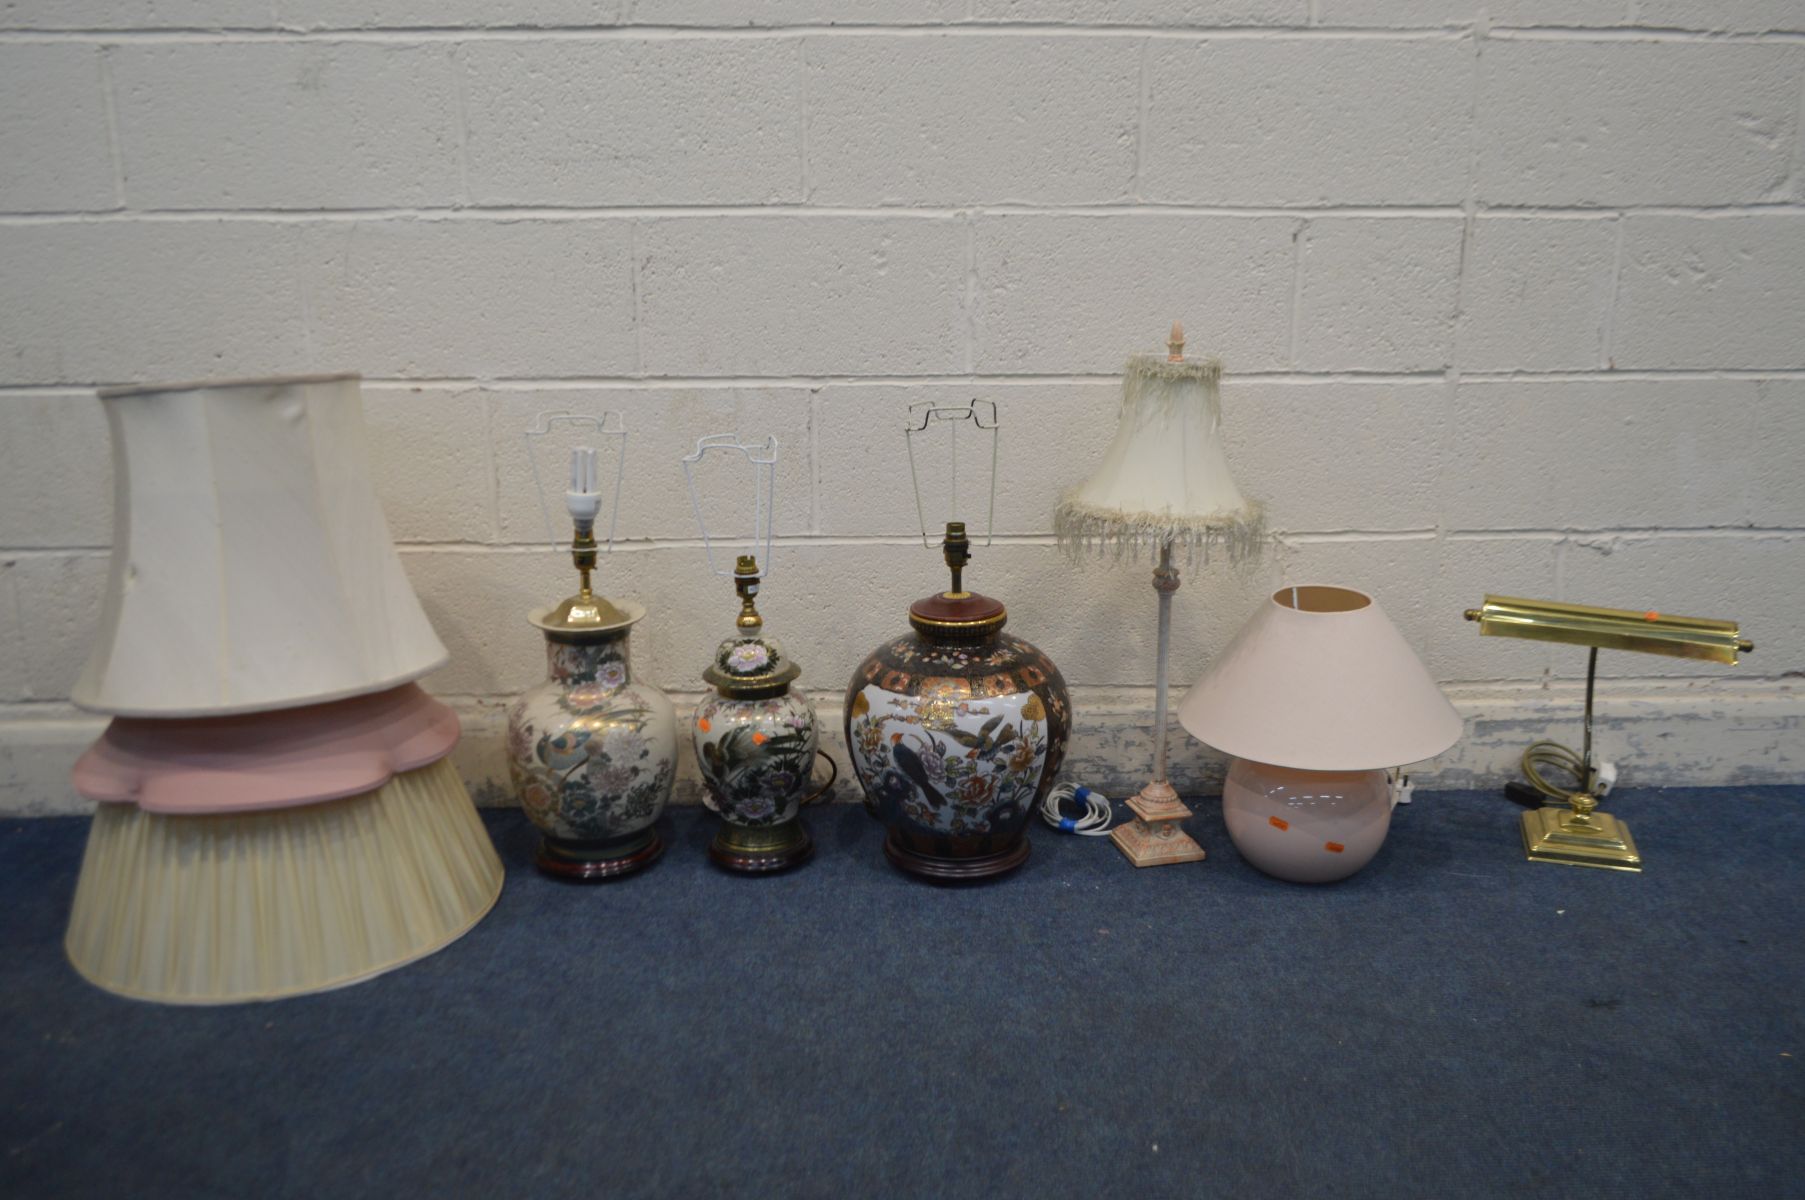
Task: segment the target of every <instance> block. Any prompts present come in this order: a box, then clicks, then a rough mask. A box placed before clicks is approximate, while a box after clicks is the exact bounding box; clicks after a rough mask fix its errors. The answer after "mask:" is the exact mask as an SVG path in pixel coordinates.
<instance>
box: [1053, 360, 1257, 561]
mask: <svg viewBox="0 0 1805 1200" xmlns="http://www.w3.org/2000/svg"><path fill="white" fill-rule="evenodd" d="M1169 344H1170V345H1172V346H1174V347H1177V348H1182V347H1183V345H1184V341H1183V331H1182V330H1181V329H1179V328H1178V327H1176V326H1175V327H1174V329H1173V341H1172V342H1171V343H1169ZM1178 353H1179V350H1178V349H1175V350H1174V352H1173V354H1172V355H1168V356H1165V357H1161V356H1158V355H1152V354H1137V355H1135V356H1134V357H1133V358H1131V359H1129V360H1128V365H1127V367H1126V368H1125V369H1124V371H1123V375H1122V407H1121V414H1120V417H1119V419H1118V423H1117V425H1116V435H1115V438H1114V439H1113V440H1112V441H1111V442H1110V443H1109V448H1108V449H1106V450H1105V451H1104V452H1103V461H1102V463H1100V464H1099V465H1098V467H1097V470H1096V473H1095V474H1093V475H1092V476H1091V477H1090V479H1088V480H1086V481H1085V482H1084V483H1083V484H1080V485H1079V486H1078V487H1076V488H1074V489H1072V490H1071V491H1070V492H1068V493H1067V494H1066V496H1065V498H1064V499H1063V500H1062V501H1061V502H1060V505H1059V508H1058V509H1057V510H1056V511H1055V512H1054V514H1053V524H1054V528H1055V529H1056V530H1057V531H1058V533H1059V536H1060V538H1061V539H1062V540H1064V541H1066V542H1067V543H1070V544H1075V545H1080V546H1087V545H1088V546H1102V545H1109V544H1113V545H1114V546H1116V547H1117V548H1118V549H1127V550H1130V551H1132V550H1135V549H1138V548H1145V549H1147V550H1148V551H1150V552H1151V553H1152V554H1153V555H1154V556H1156V557H1157V556H1158V555H1159V554H1160V552H1161V551H1163V550H1165V549H1167V548H1169V547H1171V546H1174V545H1176V546H1182V547H1186V548H1201V549H1205V550H1208V549H1210V548H1211V547H1213V546H1216V545H1224V546H1226V547H1227V548H1229V549H1231V550H1236V551H1240V550H1247V549H1250V548H1252V547H1253V546H1254V545H1255V543H1256V542H1257V540H1258V538H1259V533H1260V513H1259V509H1258V507H1256V506H1255V505H1253V504H1251V503H1249V502H1248V501H1247V499H1246V498H1245V497H1243V496H1242V495H1241V489H1240V488H1238V487H1236V486H1235V480H1234V476H1233V475H1231V474H1230V473H1229V469H1228V455H1227V453H1226V452H1225V451H1224V450H1223V447H1222V396H1221V390H1220V385H1221V381H1222V363H1221V361H1220V360H1219V359H1215V358H1209V357H1205V358H1193V359H1184V358H1182V357H1175V356H1176V355H1177V354H1178Z"/></svg>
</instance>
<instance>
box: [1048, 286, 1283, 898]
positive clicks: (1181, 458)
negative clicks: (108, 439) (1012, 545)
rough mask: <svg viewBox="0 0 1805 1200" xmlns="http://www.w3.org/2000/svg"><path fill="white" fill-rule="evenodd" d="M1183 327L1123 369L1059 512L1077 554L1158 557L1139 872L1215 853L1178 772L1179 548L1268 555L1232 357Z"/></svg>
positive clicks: (1127, 849)
mask: <svg viewBox="0 0 1805 1200" xmlns="http://www.w3.org/2000/svg"><path fill="white" fill-rule="evenodd" d="M1184 345H1185V334H1184V328H1183V326H1181V325H1179V324H1178V322H1176V321H1174V322H1173V323H1172V334H1171V337H1170V338H1169V339H1168V340H1167V342H1166V351H1167V352H1166V354H1164V355H1163V356H1162V355H1154V354H1137V355H1135V356H1134V357H1132V358H1130V359H1129V360H1128V365H1127V367H1126V368H1125V369H1124V371H1123V374H1122V409H1121V414H1120V417H1119V419H1118V422H1117V425H1116V434H1115V438H1114V440H1112V441H1111V442H1110V444H1109V446H1108V448H1107V449H1106V450H1104V452H1103V461H1102V462H1101V463H1100V464H1099V465H1098V467H1097V472H1096V474H1095V475H1093V476H1091V478H1090V479H1089V480H1087V481H1086V482H1085V483H1083V484H1081V485H1080V486H1078V487H1076V488H1074V489H1072V491H1070V492H1068V493H1067V494H1066V496H1065V497H1064V499H1062V500H1061V501H1060V503H1059V508H1058V510H1057V511H1056V512H1055V513H1054V514H1053V525H1054V529H1055V530H1056V531H1057V532H1058V534H1059V540H1060V541H1061V542H1062V543H1064V544H1065V545H1066V546H1067V547H1068V548H1070V549H1073V550H1084V549H1088V548H1092V547H1099V548H1100V547H1102V546H1104V545H1106V544H1107V545H1114V546H1115V547H1116V550H1117V553H1118V554H1122V553H1126V554H1129V555H1131V556H1134V555H1138V554H1140V552H1141V551H1142V550H1146V551H1148V552H1150V553H1154V554H1156V555H1157V565H1155V566H1154V568H1153V587H1154V590H1155V591H1157V592H1158V593H1159V666H1158V673H1157V679H1156V685H1155V686H1156V690H1157V693H1158V695H1157V697H1156V699H1155V702H1154V704H1155V707H1154V716H1153V778H1152V780H1150V781H1149V782H1148V784H1147V786H1146V787H1144V788H1142V789H1141V791H1140V794H1139V795H1137V796H1135V797H1134V798H1133V799H1131V800H1129V801H1128V807H1129V808H1130V809H1132V810H1133V811H1134V814H1135V819H1134V820H1132V821H1130V822H1128V823H1127V824H1125V825H1122V826H1120V827H1119V828H1117V829H1115V830H1113V831H1111V833H1110V835H1109V836H1110V840H1111V841H1113V842H1115V844H1116V847H1117V848H1118V849H1120V850H1121V851H1122V853H1123V854H1126V855H1127V856H1128V860H1129V861H1130V862H1132V863H1133V864H1134V865H1135V866H1137V867H1152V866H1159V865H1162V864H1164V863H1181V862H1196V861H1197V860H1198V859H1201V858H1202V857H1204V853H1203V847H1202V846H1200V845H1198V844H1197V842H1196V841H1194V840H1193V839H1192V838H1191V837H1190V836H1189V835H1188V834H1186V833H1185V831H1184V830H1183V829H1181V828H1180V825H1181V824H1182V823H1183V822H1184V820H1185V818H1187V817H1189V816H1190V815H1191V810H1190V809H1188V808H1186V807H1185V806H1184V804H1183V803H1181V802H1180V801H1179V799H1178V792H1177V791H1176V790H1175V789H1174V788H1173V787H1172V784H1171V783H1170V782H1168V781H1167V779H1166V676H1167V664H1166V660H1167V657H1168V655H1169V654H1170V652H1171V649H1172V594H1173V593H1174V592H1176V591H1177V590H1178V582H1179V580H1178V568H1177V567H1176V566H1174V565H1173V562H1172V557H1173V556H1172V550H1173V547H1174V546H1182V547H1183V548H1184V549H1185V550H1186V551H1187V552H1191V553H1194V552H1197V551H1202V552H1203V555H1204V561H1205V562H1207V561H1209V558H1208V556H1209V553H1210V551H1211V549H1212V548H1213V547H1220V548H1222V549H1226V550H1227V551H1228V553H1229V555H1230V556H1231V557H1235V556H1239V555H1242V554H1251V553H1254V552H1257V551H1258V549H1259V547H1260V545H1261V539H1262V532H1261V526H1260V511H1259V508H1258V506H1257V505H1254V504H1250V503H1248V501H1247V500H1246V499H1245V498H1244V497H1243V496H1242V495H1241V491H1240V489H1239V488H1237V487H1236V486H1235V481H1234V478H1233V477H1232V476H1231V475H1230V474H1229V470H1228V456H1227V455H1226V454H1225V453H1224V451H1223V447H1222V401H1221V397H1220V395H1219V394H1218V385H1219V383H1220V381H1221V378H1222V364H1221V362H1219V361H1218V360H1217V359H1215V358H1211V357H1208V356H1205V357H1203V358H1196V359H1192V360H1190V361H1186V359H1185V356H1184Z"/></svg>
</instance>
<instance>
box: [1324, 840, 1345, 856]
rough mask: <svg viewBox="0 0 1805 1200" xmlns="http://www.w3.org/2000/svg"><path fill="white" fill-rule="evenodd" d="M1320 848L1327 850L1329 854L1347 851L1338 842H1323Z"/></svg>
mask: <svg viewBox="0 0 1805 1200" xmlns="http://www.w3.org/2000/svg"><path fill="white" fill-rule="evenodd" d="M1322 848H1323V849H1324V850H1327V851H1328V852H1329V853H1330V854H1340V853H1341V852H1342V851H1343V850H1346V849H1347V847H1346V846H1343V845H1342V844H1341V843H1340V842H1324V843H1323V844H1322Z"/></svg>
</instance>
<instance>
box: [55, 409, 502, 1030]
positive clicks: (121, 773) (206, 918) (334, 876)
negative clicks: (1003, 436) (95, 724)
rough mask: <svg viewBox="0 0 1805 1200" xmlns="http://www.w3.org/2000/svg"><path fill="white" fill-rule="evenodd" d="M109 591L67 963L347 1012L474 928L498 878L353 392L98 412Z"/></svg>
mask: <svg viewBox="0 0 1805 1200" xmlns="http://www.w3.org/2000/svg"><path fill="white" fill-rule="evenodd" d="M102 399H103V401H104V402H105V405H106V410H107V416H108V420H109V422H110V425H111V429H112V437H113V461H114V467H115V470H114V489H115V497H116V499H115V507H114V514H115V516H114V519H115V535H114V548H113V561H112V573H111V577H110V580H109V583H108V591H107V600H106V605H105V608H104V611H103V613H102V619H101V625H102V628H101V633H100V637H99V641H98V644H97V646H96V648H95V651H94V655H93V657H92V658H91V659H90V660H89V662H88V666H87V669H86V670H85V671H84V672H83V674H82V677H81V681H80V683H79V684H78V685H77V686H76V689H75V695H74V699H75V701H76V703H78V704H80V705H82V706H83V707H86V708H90V709H96V710H98V711H101V712H110V713H113V714H115V720H114V721H113V722H112V724H111V726H109V728H108V729H107V731H106V733H105V734H103V735H102V737H101V738H100V740H99V741H98V742H96V743H95V745H94V746H93V747H92V748H90V749H89V751H88V752H87V753H86V754H85V755H83V757H82V759H81V761H80V762H78V763H77V764H76V767H75V771H74V783H75V787H76V790H77V791H79V792H80V793H81V794H82V795H84V796H87V797H88V798H89V799H92V800H94V801H96V802H97V804H98V807H97V810H96V812H95V816H94V823H93V825H92V827H91V829H90V831H89V834H88V849H87V854H86V857H85V858H84V859H83V862H82V872H81V877H80V879H79V881H78V882H77V885H76V891H75V902H74V905H73V908H72V911H71V913H70V919H69V931H68V935H67V937H66V938H65V940H64V946H65V949H66V950H67V952H68V955H69V959H70V962H71V963H72V964H73V965H74V966H75V968H76V970H77V971H79V972H80V973H81V974H82V975H83V976H84V977H85V978H87V979H89V980H90V981H92V982H93V983H95V984H97V985H98V986H100V987H103V988H106V989H107V990H109V991H113V992H118V993H120V994H123V995H128V996H134V997H138V998H141V999H148V1000H158V1001H163V1002H167V1003H179V1004H213V1003H226V1002H232V1001H242V1000H267V999H274V998H276V997H281V996H292V995H298V994H301V993H304V992H314V991H320V990H322V989H325V988H332V987H339V986H342V985H344V984H347V983H352V982H356V981H357V980H360V979H367V978H369V977H371V976H373V975H376V974H379V973H381V972H383V971H386V970H389V969H391V968H393V967H397V966H400V965H401V964H403V963H406V962H411V961H413V960H414V959H417V958H420V957H422V956H423V955H426V954H430V953H432V952H433V951H435V950H437V949H439V948H441V947H443V946H444V945H446V944H448V943H449V942H451V941H452V940H454V939H456V938H457V937H459V936H460V935H462V934H463V933H464V932H465V931H467V930H468V929H470V928H471V927H472V926H473V925H475V923H476V922H477V921H479V920H480V919H481V918H482V916H483V914H484V913H486V912H488V910H489V908H490V906H491V905H492V904H494V902H495V899H496V897H497V896H498V895H499V894H500V891H501V885H502V865H501V860H500V859H499V858H498V857H497V856H496V854H495V849H494V847H493V846H492V845H491V844H490V842H489V836H488V833H487V831H486V830H485V829H484V828H483V824H482V820H481V818H479V817H478V816H477V813H476V810H475V808H474V807H473V806H472V804H471V803H470V796H469V794H468V793H467V792H466V791H465V790H464V785H463V783H462V781H461V780H460V779H459V778H458V775H457V772H456V770H454V769H453V768H452V766H451V763H450V760H449V758H448V757H447V756H448V755H449V754H450V753H451V750H452V747H453V746H454V745H455V744H456V742H457V739H458V719H457V715H456V714H455V713H453V712H452V711H451V710H450V709H448V708H446V707H445V706H444V705H443V704H440V703H439V702H438V701H436V700H434V699H432V698H431V697H430V696H428V695H426V693H424V692H422V691H421V690H420V689H419V688H418V687H415V686H414V685H413V684H412V683H411V682H410V681H411V680H414V679H417V678H418V677H419V676H421V675H424V674H425V673H426V672H428V671H430V670H432V669H433V668H434V667H436V666H438V665H440V664H441V663H443V662H444V661H445V659H446V654H445V648H444V647H443V646H442V645H441V644H440V643H439V639H438V637H437V636H436V635H435V634H434V633H433V630H432V627H431V625H429V624H428V623H427V620H426V616H425V614H424V613H423V612H421V610H420V605H419V602H418V601H417V600H416V599H415V597H414V593H413V590H412V588H411V587H410V586H409V585H408V582H407V577H406V576H405V575H404V574H403V573H402V570H401V563H400V560H399V559H398V558H397V557H396V554H395V549H394V546H393V544H392V543H391V542H390V541H389V534H388V527H387V524H386V522H385V521H384V520H383V515H382V509H381V507H380V506H379V505H378V504H377V501H376V494H375V490H374V488H373V486H372V484H371V480H370V471H369V457H368V453H367V451H366V448H365V442H364V425H363V405H362V401H361V399H360V397H359V394H358V385H357V379H356V377H355V376H348V375H347V376H315V377H306V378H289V379H269V380H253V381H243V382H230V383H222V384H217V385H207V384H183V385H178V386H175V387H170V388H145V389H129V390H120V391H111V392H106V393H103V394H102Z"/></svg>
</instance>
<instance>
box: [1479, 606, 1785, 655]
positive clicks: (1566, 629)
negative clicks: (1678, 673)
mask: <svg viewBox="0 0 1805 1200" xmlns="http://www.w3.org/2000/svg"><path fill="white" fill-rule="evenodd" d="M1466 616H1467V620H1469V621H1477V622H1478V623H1479V632H1480V634H1481V635H1483V636H1487V637H1514V638H1528V639H1530V640H1531V641H1538V642H1566V643H1569V644H1571V645H1575V646H1592V647H1594V648H1596V649H1601V650H1635V651H1638V652H1640V653H1642V654H1664V655H1667V656H1669V657H1671V658H1697V659H1703V660H1705V661H1707V662H1720V663H1728V664H1729V665H1731V666H1735V665H1736V663H1737V661H1738V659H1737V657H1736V656H1737V655H1738V654H1739V653H1741V654H1746V653H1748V652H1749V651H1751V650H1753V649H1754V648H1755V645H1754V643H1753V642H1749V641H1746V640H1744V639H1743V637H1742V631H1741V629H1740V627H1739V626H1738V625H1737V624H1736V622H1734V621H1714V620H1711V619H1709V618H1706V617H1676V616H1673V615H1672V614H1670V613H1659V612H1652V611H1651V612H1636V611H1635V610H1633V609H1627V608H1595V607H1593V606H1591V605H1589V604H1563V603H1561V602H1560V601H1558V600H1523V599H1520V598H1518V597H1516V596H1487V597H1486V598H1485V603H1484V604H1482V605H1480V606H1479V607H1478V608H1470V609H1468V610H1467V614H1466Z"/></svg>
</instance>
